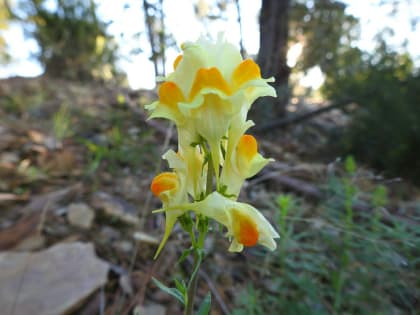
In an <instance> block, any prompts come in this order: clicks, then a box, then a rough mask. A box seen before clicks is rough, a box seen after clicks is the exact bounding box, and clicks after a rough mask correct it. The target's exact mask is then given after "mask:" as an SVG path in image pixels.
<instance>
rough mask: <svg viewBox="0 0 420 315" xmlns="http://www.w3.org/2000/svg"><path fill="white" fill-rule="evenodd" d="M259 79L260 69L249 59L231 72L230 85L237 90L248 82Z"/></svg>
mask: <svg viewBox="0 0 420 315" xmlns="http://www.w3.org/2000/svg"><path fill="white" fill-rule="evenodd" d="M256 79H261V71H260V67H259V66H258V65H257V64H256V63H255V62H254V61H253V60H251V59H246V60H244V61H242V62H241V63H240V64H239V65H238V66H237V67H236V68H235V70H234V71H233V74H232V85H233V87H234V90H237V89H238V88H239V87H241V85H243V84H245V83H246V82H248V81H251V80H256Z"/></svg>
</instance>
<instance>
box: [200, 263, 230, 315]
mask: <svg viewBox="0 0 420 315" xmlns="http://www.w3.org/2000/svg"><path fill="white" fill-rule="evenodd" d="M199 274H200V276H201V277H203V279H204V280H205V281H206V282H207V285H208V287H209V289H210V291H211V293H212V295H213V296H214V298H215V300H216V301H217V303H218V304H219V306H220V309H221V310H222V312H223V314H225V315H229V314H230V311H229V308H228V307H227V305H226V304H225V302H223V299H222V297H221V296H220V293H219V290H218V289H217V288H216V286H215V285H214V284H213V281H212V280H211V279H210V277H209V276H208V275H207V274H206V273H205V272H204V271H203V270H200V271H199Z"/></svg>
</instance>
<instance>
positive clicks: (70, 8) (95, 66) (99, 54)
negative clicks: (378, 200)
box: [9, 0, 118, 80]
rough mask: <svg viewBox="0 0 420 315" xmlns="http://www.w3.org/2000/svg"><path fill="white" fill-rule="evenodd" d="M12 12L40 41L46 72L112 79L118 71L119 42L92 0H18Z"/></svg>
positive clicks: (56, 74) (40, 57)
mask: <svg viewBox="0 0 420 315" xmlns="http://www.w3.org/2000/svg"><path fill="white" fill-rule="evenodd" d="M9 8H10V6H9ZM10 12H11V15H12V19H14V20H19V21H21V22H23V24H24V25H25V28H26V32H27V33H28V34H29V35H30V36H32V37H33V38H34V39H35V40H36V41H37V43H38V45H39V47H40V51H39V54H38V55H37V56H36V57H37V58H38V60H39V61H40V63H41V64H42V66H44V68H45V73H46V74H47V75H49V76H51V77H56V78H67V79H77V80H91V79H103V80H109V79H112V78H114V77H115V76H116V75H117V74H118V71H117V69H116V66H115V62H116V52H117V44H116V42H115V41H114V40H113V39H112V37H111V36H109V35H108V34H107V31H106V28H107V25H106V24H105V23H104V22H102V21H101V20H100V19H98V17H97V14H96V4H95V2H94V1H93V0H65V1H64V0H57V1H54V2H53V3H51V2H50V1H46V0H25V1H18V2H17V5H16V6H15V7H14V9H13V10H10Z"/></svg>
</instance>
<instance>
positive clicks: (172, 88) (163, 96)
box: [158, 81, 185, 108]
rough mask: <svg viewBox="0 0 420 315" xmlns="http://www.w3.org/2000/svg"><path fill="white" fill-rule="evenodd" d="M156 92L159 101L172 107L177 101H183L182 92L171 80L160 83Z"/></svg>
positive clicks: (174, 106) (175, 105)
mask: <svg viewBox="0 0 420 315" xmlns="http://www.w3.org/2000/svg"><path fill="white" fill-rule="evenodd" d="M158 94H159V101H160V102H161V103H163V104H166V105H168V106H170V107H172V108H176V107H177V104H178V102H183V101H184V100H185V99H184V95H183V94H182V91H181V90H180V88H179V87H178V85H176V83H174V82H171V81H166V82H164V83H162V85H161V86H160V87H159V92H158Z"/></svg>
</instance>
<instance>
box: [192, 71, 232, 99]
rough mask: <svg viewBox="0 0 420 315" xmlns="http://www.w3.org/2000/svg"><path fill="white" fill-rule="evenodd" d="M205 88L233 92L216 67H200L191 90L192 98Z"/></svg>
mask: <svg viewBox="0 0 420 315" xmlns="http://www.w3.org/2000/svg"><path fill="white" fill-rule="evenodd" d="M204 88H213V89H218V90H220V91H221V92H223V93H225V94H226V95H231V94H232V92H231V89H230V87H229V85H228V83H227V82H226V80H225V79H224V78H223V76H222V74H221V73H220V71H219V69H217V68H216V67H212V68H200V69H199V70H198V71H197V74H196V76H195V79H194V83H193V85H192V87H191V91H190V100H191V99H193V98H194V97H195V96H196V95H197V94H198V93H199V92H200V91H201V90H202V89H204Z"/></svg>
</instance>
